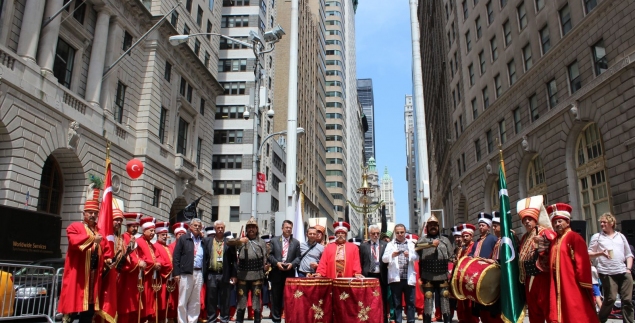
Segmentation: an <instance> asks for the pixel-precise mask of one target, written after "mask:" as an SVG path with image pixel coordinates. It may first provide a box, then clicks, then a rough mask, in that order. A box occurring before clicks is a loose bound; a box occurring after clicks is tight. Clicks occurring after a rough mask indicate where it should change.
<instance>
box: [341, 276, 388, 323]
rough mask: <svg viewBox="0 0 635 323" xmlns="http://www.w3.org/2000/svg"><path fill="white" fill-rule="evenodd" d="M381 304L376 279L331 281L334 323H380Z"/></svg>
mask: <svg viewBox="0 0 635 323" xmlns="http://www.w3.org/2000/svg"><path fill="white" fill-rule="evenodd" d="M382 304H383V303H382V296H381V286H380V285H379V280H378V279H376V278H363V279H354V278H338V279H333V314H334V322H347V323H349V322H351V323H357V322H359V323H382V322H384V317H383V305H382Z"/></svg>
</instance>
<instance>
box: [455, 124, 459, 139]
mask: <svg viewBox="0 0 635 323" xmlns="http://www.w3.org/2000/svg"><path fill="white" fill-rule="evenodd" d="M454 138H455V139H458V138H459V125H458V123H457V122H456V121H454Z"/></svg>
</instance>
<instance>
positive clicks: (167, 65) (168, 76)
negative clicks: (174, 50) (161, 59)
mask: <svg viewBox="0 0 635 323" xmlns="http://www.w3.org/2000/svg"><path fill="white" fill-rule="evenodd" d="M163 78H164V79H165V80H166V81H168V82H170V80H171V79H172V64H170V62H165V71H164V72H163Z"/></svg>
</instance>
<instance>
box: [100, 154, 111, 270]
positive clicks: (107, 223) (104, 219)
mask: <svg viewBox="0 0 635 323" xmlns="http://www.w3.org/2000/svg"><path fill="white" fill-rule="evenodd" d="M111 177H112V173H111V170H110V160H107V161H106V179H105V185H104V195H103V196H102V199H101V205H100V206H99V219H98V220H97V231H98V232H99V234H101V236H102V238H103V239H105V240H106V241H105V242H106V248H105V250H104V258H106V259H110V258H112V257H114V256H115V253H114V250H115V234H114V229H113V226H112V184H111Z"/></svg>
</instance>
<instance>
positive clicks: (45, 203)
mask: <svg viewBox="0 0 635 323" xmlns="http://www.w3.org/2000/svg"><path fill="white" fill-rule="evenodd" d="M63 191H64V179H63V178H62V171H61V170H60V166H59V164H58V163H57V161H56V160H55V158H54V157H53V156H50V155H49V156H48V158H47V159H46V161H45V162H44V166H43V167H42V177H41V178H40V193H39V195H38V200H37V210H38V211H40V212H46V213H52V214H58V215H59V214H60V211H61V206H62V193H63Z"/></svg>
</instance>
